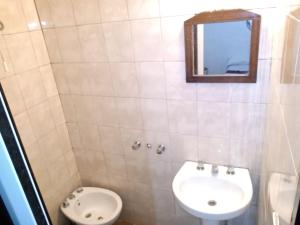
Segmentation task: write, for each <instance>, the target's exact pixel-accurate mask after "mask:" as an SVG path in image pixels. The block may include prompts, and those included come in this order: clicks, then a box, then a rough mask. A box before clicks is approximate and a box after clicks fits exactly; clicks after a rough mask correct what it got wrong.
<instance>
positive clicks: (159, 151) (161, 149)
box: [156, 145, 166, 155]
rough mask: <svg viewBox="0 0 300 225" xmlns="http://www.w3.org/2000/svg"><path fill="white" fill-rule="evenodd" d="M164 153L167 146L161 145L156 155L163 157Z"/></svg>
mask: <svg viewBox="0 0 300 225" xmlns="http://www.w3.org/2000/svg"><path fill="white" fill-rule="evenodd" d="M164 151H166V146H164V145H159V146H158V148H157V149H156V153H157V154H158V155H161V154H162V153H163V152H164Z"/></svg>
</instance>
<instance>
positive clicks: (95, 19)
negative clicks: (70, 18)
mask: <svg viewBox="0 0 300 225" xmlns="http://www.w3.org/2000/svg"><path fill="white" fill-rule="evenodd" d="M72 3H73V10H74V16H75V20H76V24H78V25H79V24H91V23H99V22H100V21H101V15H100V5H99V3H100V2H99V0H89V1H85V0H72Z"/></svg>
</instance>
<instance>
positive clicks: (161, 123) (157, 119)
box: [142, 99, 168, 131]
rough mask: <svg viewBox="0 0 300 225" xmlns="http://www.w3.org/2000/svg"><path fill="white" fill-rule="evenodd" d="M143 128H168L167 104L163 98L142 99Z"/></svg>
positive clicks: (157, 129) (158, 129) (155, 129)
mask: <svg viewBox="0 0 300 225" xmlns="http://www.w3.org/2000/svg"><path fill="white" fill-rule="evenodd" d="M142 114H143V121H144V128H145V129H146V130H153V131H167V130H168V114H167V104H166V101H163V100H151V99H149V100H146V99H144V100H142Z"/></svg>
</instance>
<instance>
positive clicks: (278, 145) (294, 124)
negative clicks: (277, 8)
mask: <svg viewBox="0 0 300 225" xmlns="http://www.w3.org/2000/svg"><path fill="white" fill-rule="evenodd" d="M282 13H284V16H285V17H286V21H284V23H281V24H280V23H277V31H278V34H284V35H278V36H277V38H278V42H279V43H284V52H283V53H282V52H278V54H277V56H275V57H274V60H273V62H272V68H271V80H270V84H271V87H270V89H271V90H272V91H271V95H270V102H269V103H270V104H268V105H267V123H266V136H265V138H266V139H265V144H264V156H263V166H262V176H261V193H260V196H261V197H260V210H259V211H260V217H259V218H260V224H265V225H271V224H273V221H272V213H273V212H276V213H278V214H279V217H280V223H281V224H290V221H293V220H292V213H293V208H294V201H293V199H294V197H295V194H296V191H297V188H298V187H297V186H298V179H299V172H300V155H299V148H300V142H299V135H300V118H299V115H300V107H299V106H300V103H299V99H300V86H299V66H300V65H299V49H300V42H299V40H300V36H299V35H300V10H299V8H296V7H291V8H287V9H286V11H282ZM287 15H289V16H287ZM278 175H280V176H282V177H283V179H282V180H280V181H279V182H278V181H277V182H274V177H276V176H278ZM282 187H286V190H289V191H288V192H287V195H286V196H285V197H284V198H282V197H280V195H279V196H278V197H277V198H273V197H272V196H271V195H270V192H271V191H270V190H271V189H273V190H278V191H280V190H281V191H282ZM270 199H273V200H272V204H271V200H270ZM290 200H291V201H290ZM297 201H299V199H298V200H297ZM274 203H275V204H274ZM280 206H283V209H284V212H283V211H282V210H280Z"/></svg>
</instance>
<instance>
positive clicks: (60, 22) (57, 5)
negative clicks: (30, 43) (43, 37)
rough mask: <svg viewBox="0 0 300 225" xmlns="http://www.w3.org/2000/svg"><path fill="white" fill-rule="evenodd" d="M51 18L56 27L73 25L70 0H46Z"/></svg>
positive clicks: (73, 19)
mask: <svg viewBox="0 0 300 225" xmlns="http://www.w3.org/2000/svg"><path fill="white" fill-rule="evenodd" d="M48 2H49V7H50V11H51V17H52V20H53V23H54V25H55V26H56V27H62V26H70V25H74V24H75V18H74V13H73V6H72V1H71V0H66V1H60V0H48Z"/></svg>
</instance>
